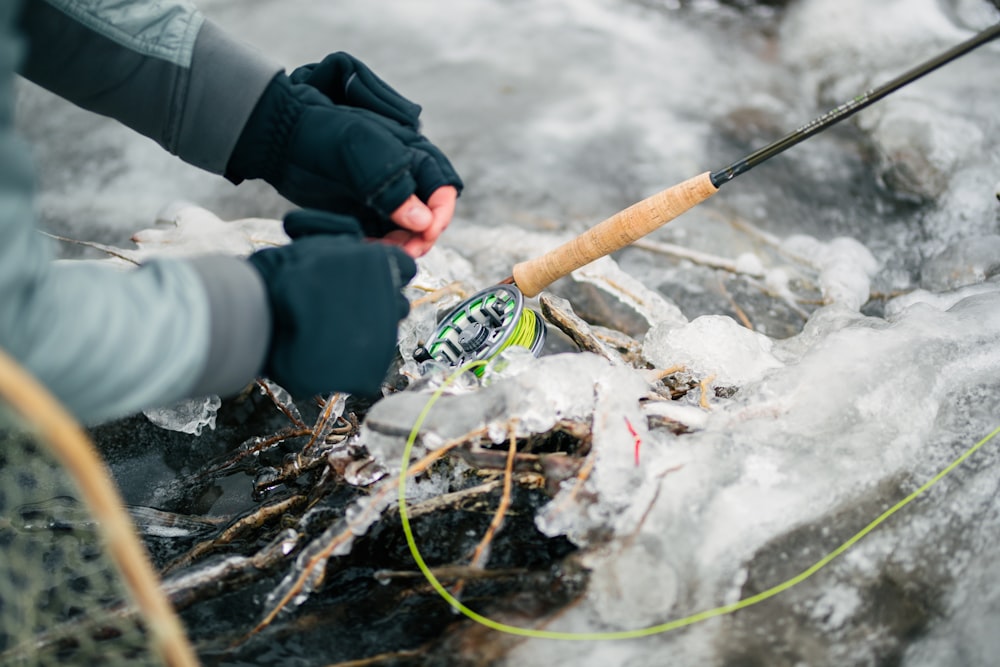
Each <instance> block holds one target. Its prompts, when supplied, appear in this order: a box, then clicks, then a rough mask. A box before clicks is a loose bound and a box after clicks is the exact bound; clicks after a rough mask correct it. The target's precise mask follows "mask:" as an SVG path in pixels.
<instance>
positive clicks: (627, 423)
mask: <svg viewBox="0 0 1000 667" xmlns="http://www.w3.org/2000/svg"><path fill="white" fill-rule="evenodd" d="M625 426H627V427H628V432H629V433H631V434H632V439H633V440H635V465H636V467H638V466H639V447H640V446H641V445H642V438H640V437H639V434H638V433H636V431H635V428H634V427H633V426H632V422H630V421H629V420H628V417H625Z"/></svg>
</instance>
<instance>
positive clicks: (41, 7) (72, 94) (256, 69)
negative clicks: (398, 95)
mask: <svg viewBox="0 0 1000 667" xmlns="http://www.w3.org/2000/svg"><path fill="white" fill-rule="evenodd" d="M21 28H22V30H23V32H24V33H25V34H26V36H27V37H28V45H27V52H26V54H25V56H26V57H25V59H24V62H23V64H22V67H21V73H22V74H23V75H24V76H25V77H26V78H28V79H30V80H31V81H33V82H35V83H37V84H38V85H40V86H42V87H44V88H47V89H48V90H50V91H52V92H54V93H56V94H57V95H59V96H61V97H64V98H66V99H68V100H70V101H71V102H73V103H75V104H77V105H79V106H81V107H83V108H85V109H89V110H91V111H95V112H97V113H100V114H103V115H105V116H110V117H112V118H115V119H117V120H119V121H121V122H122V123H124V124H125V125H128V126H129V127H131V128H133V129H135V130H137V131H138V132H140V133H142V134H144V135H145V136H147V137H150V138H151V139H153V140H155V141H157V142H158V143H159V144H160V145H162V146H163V147H164V148H166V149H167V150H168V151H170V152H171V153H173V154H175V155H178V156H180V157H181V159H183V160H185V161H186V162H190V163H191V164H194V165H196V166H199V167H202V168H204V169H207V170H209V171H212V172H215V173H222V172H223V171H224V170H225V168H226V162H227V161H228V160H229V156H230V154H231V153H232V150H233V147H234V146H235V145H236V140H237V139H238V138H239V133H240V131H241V130H242V129H243V126H244V125H245V124H246V121H247V119H248V118H249V117H250V112H251V111H252V110H253V106H254V104H256V102H257V100H258V99H259V97H260V95H261V93H262V92H263V90H264V88H265V86H266V85H267V83H268V82H269V81H270V80H271V79H272V78H274V76H275V74H277V73H278V72H280V71H281V67H280V66H279V65H278V64H276V63H274V62H271V61H269V60H267V59H265V58H264V57H263V56H261V55H260V54H259V53H258V52H257V51H255V50H253V49H252V48H250V47H248V46H246V45H245V44H243V43H241V42H239V41H237V40H234V39H233V38H231V37H230V36H228V35H227V34H226V33H224V32H223V31H222V30H220V29H219V28H218V27H217V26H215V25H214V24H213V23H212V22H211V21H207V20H205V18H204V17H203V16H202V14H200V13H199V12H198V11H197V10H196V9H195V7H194V6H193V5H191V4H190V3H189V2H185V1H184V0H170V1H158V2H149V1H142V0H133V1H131V2H129V1H127V0H126V1H122V0H32V1H29V2H26V3H25V5H24V8H23V10H22V15H21Z"/></svg>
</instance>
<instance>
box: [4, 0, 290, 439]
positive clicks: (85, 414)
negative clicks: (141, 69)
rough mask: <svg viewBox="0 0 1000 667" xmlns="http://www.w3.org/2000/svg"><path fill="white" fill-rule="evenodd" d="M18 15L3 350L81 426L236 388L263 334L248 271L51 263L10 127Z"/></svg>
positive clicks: (7, 29) (248, 374)
mask: <svg viewBox="0 0 1000 667" xmlns="http://www.w3.org/2000/svg"><path fill="white" fill-rule="evenodd" d="M37 4H39V3H38V2H35V3H34V5H37ZM74 4H75V5H77V6H84V5H88V4H91V5H92V4H98V3H93V2H91V3H88V2H85V1H83V0H80V1H78V2H76V3H74ZM115 4H116V5H118V6H122V5H123V4H124V3H122V2H120V0H119V1H118V2H116V3H115ZM148 4H149V5H150V6H156V7H160V8H165V9H164V11H165V12H168V11H170V7H175V6H176V5H174V4H172V3H168V2H157V3H148ZM34 5H33V6H34ZM18 15H19V14H18V3H17V2H12V1H11V0H7V1H6V2H2V3H0V295H2V297H0V347H3V348H4V349H5V350H6V351H7V352H8V353H10V354H12V355H13V356H14V357H15V358H16V359H18V360H19V361H20V362H21V363H22V364H23V365H24V366H25V367H26V368H27V369H28V370H29V371H31V372H32V373H34V374H35V375H36V376H37V377H38V378H39V379H40V380H41V381H42V382H43V383H44V384H46V385H47V386H48V387H49V388H50V389H51V390H52V391H53V393H54V394H55V395H56V396H57V397H58V398H59V399H61V400H62V401H63V402H64V403H65V404H66V406H67V407H68V408H69V409H70V410H71V411H72V412H73V413H75V414H76V415H77V416H78V417H79V418H80V419H82V420H83V421H85V422H88V423H94V422H98V421H103V420H106V419H109V418H113V417H118V416H123V415H126V414H130V413H133V412H136V411H138V410H140V409H142V408H145V407H152V406H156V405H164V404H167V403H170V402H173V401H176V400H179V399H181V398H185V397H189V396H196V395H201V394H206V393H220V394H228V393H232V392H235V391H237V390H238V389H239V388H240V387H241V386H243V385H244V384H246V383H247V382H250V381H251V380H252V379H253V377H254V375H255V374H256V373H257V372H258V371H259V370H260V368H261V367H262V365H263V360H264V356H265V353H266V347H267V342H268V340H269V337H270V330H269V327H270V314H269V310H268V305H267V297H266V292H265V289H264V285H263V283H262V281H261V279H260V277H259V275H258V274H257V273H256V271H255V270H254V269H253V267H251V266H250V265H249V264H248V263H247V262H245V261H243V260H239V259H236V258H230V257H217V258H211V259H210V258H204V259H199V260H196V261H189V262H183V261H168V260H160V261H154V262H151V263H149V264H147V265H145V266H143V267H141V268H137V269H132V270H120V269H115V268H111V267H110V266H108V264H107V263H85V262H53V261H52V259H53V253H52V248H51V246H50V241H49V240H48V239H47V238H45V237H43V236H42V235H41V234H39V233H38V232H37V230H36V229H35V212H34V207H33V178H34V177H33V172H32V168H31V164H30V160H29V154H28V150H27V148H26V147H25V146H24V145H23V144H22V143H21V142H20V141H19V140H18V139H17V138H16V137H15V136H14V132H13V129H12V120H13V108H14V105H13V79H14V77H15V72H16V70H17V67H18V63H19V61H20V58H21V55H22V54H23V52H24V47H25V40H24V39H23V38H22V36H19V35H18V33H17V30H16V25H17V18H18ZM187 16H188V23H189V24H191V23H192V21H194V19H192V18H191V17H190V15H187ZM118 83H121V82H118ZM126 85H127V84H126ZM116 87H117V85H111V86H110V88H108V89H107V90H108V91H111V90H112V89H113V88H116ZM189 87H190V84H189ZM78 88H79V89H85V88H86V86H84V85H83V84H82V83H81V84H78ZM88 90H89V89H88ZM93 90H95V91H98V92H96V93H95V96H96V98H97V99H104V100H106V99H110V98H109V97H108V96H107V95H102V94H100V92H99V90H100V87H99V86H97V87H95V88H94V89H93ZM115 94H116V93H113V92H109V93H108V95H110V96H111V97H114V96H115ZM139 115H141V114H139ZM182 115H183V114H182ZM143 122H145V121H143ZM157 123H159V121H157ZM157 123H153V124H151V125H149V127H152V126H153V125H156V124H157ZM164 124H165V125H170V122H169V121H166V120H164ZM184 127H185V121H184V120H183V119H182V120H181V121H180V122H179V124H178V125H177V126H176V128H175V132H174V134H173V136H174V137H175V139H176V141H177V142H178V143H177V144H176V145H177V146H180V147H182V148H183V144H184V140H183V137H184V136H185V135H184V129H183V128H184ZM168 134H169V133H168ZM218 150H219V149H217V148H216V149H212V151H210V152H211V153H212V154H213V155H215V156H216V157H218V155H219V153H218ZM223 152H224V151H223Z"/></svg>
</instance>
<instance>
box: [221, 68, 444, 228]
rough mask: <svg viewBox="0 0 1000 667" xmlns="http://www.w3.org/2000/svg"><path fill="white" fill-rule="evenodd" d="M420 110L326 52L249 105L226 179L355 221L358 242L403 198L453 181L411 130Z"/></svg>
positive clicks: (386, 224)
mask: <svg viewBox="0 0 1000 667" xmlns="http://www.w3.org/2000/svg"><path fill="white" fill-rule="evenodd" d="M419 114H420V107H418V106H417V105H415V104H413V103H412V102H410V101H409V100H406V98H404V97H402V96H401V95H399V94H398V93H396V92H395V91H394V90H392V88H390V87H389V86H388V85H386V84H385V83H384V82H383V81H382V80H381V79H379V78H378V77H377V76H375V74H373V73H372V72H371V70H369V69H368V68H367V67H365V66H364V65H363V64H362V63H360V62H359V61H357V60H355V59H354V58H351V57H350V56H347V55H346V54H334V55H333V56H329V57H328V58H327V59H325V60H324V61H323V62H322V63H319V64H315V65H307V66H305V67H302V68H299V69H297V70H295V72H293V75H292V77H291V78H289V77H288V76H286V75H285V74H279V75H277V76H276V77H275V78H274V79H273V80H272V81H271V83H270V84H269V85H268V87H267V88H266V89H265V91H264V93H263V95H262V96H261V99H260V101H259V102H258V103H257V106H256V107H255V108H254V111H253V112H252V114H251V116H250V119H249V120H248V121H247V124H246V126H245V127H244V129H243V132H242V133H241V135H240V138H239V140H238V141H237V144H236V147H235V149H234V150H233V154H232V156H231V157H230V159H229V164H228V167H227V170H226V177H227V178H229V180H231V181H233V182H235V183H238V182H240V181H242V180H243V179H248V178H262V179H264V180H266V181H267V182H268V183H270V184H271V185H273V186H274V187H275V189H277V190H278V192H280V193H281V194H282V195H284V196H285V197H286V198H288V199H289V200H291V201H292V202H294V203H296V204H298V205H300V206H304V207H309V208H317V209H324V210H328V211H335V212H338V213H343V214H347V215H350V216H352V217H355V218H357V219H358V220H359V221H360V222H361V224H362V227H363V230H364V232H365V234H366V235H367V236H377V237H380V236H384V235H385V234H387V233H388V232H390V231H392V230H394V229H397V227H396V226H395V225H394V224H393V223H392V222H391V221H389V219H388V217H389V215H390V214H391V213H392V212H393V211H395V210H396V209H397V208H398V207H399V205H400V204H402V203H403V201H405V200H406V198H407V197H409V196H410V195H411V194H416V195H417V196H418V197H419V198H420V199H422V200H424V201H426V200H427V198H428V197H429V196H430V194H431V193H432V192H434V191H435V190H437V189H438V188H440V187H441V186H444V185H453V186H455V187H456V188H457V189H458V190H459V191H461V188H462V181H461V179H460V178H459V177H458V174H457V173H456V172H455V170H454V168H453V167H452V165H451V163H450V162H449V161H448V159H447V158H446V157H445V156H444V154H443V153H442V152H441V151H440V150H439V149H438V148H437V147H436V146H434V145H433V144H432V143H431V142H430V141H428V140H427V138H426V137H424V136H423V135H422V134H420V132H419V130H418V118H419Z"/></svg>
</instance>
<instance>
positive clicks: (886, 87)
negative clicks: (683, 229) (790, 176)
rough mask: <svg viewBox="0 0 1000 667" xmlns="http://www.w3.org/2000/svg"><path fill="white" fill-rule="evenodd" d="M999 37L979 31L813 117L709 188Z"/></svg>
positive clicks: (715, 176) (716, 175) (996, 30)
mask: <svg viewBox="0 0 1000 667" xmlns="http://www.w3.org/2000/svg"><path fill="white" fill-rule="evenodd" d="M997 37H1000V23H997V24H996V25H994V26H993V27H991V28H987V29H986V30H983V31H982V32H980V33H979V34H977V35H975V36H974V37H972V38H970V39H968V40H966V41H964V42H962V43H961V44H958V45H957V46H954V47H952V48H950V49H948V50H947V51H945V52H944V53H942V54H940V55H938V56H936V57H934V58H931V59H930V60H928V61H927V62H924V63H922V64H920V65H917V66H916V67H914V68H913V69H910V70H908V71H906V72H904V73H903V74H900V75H899V76H897V77H896V78H895V79H893V80H892V81H889V82H888V83H885V84H883V85H882V86H879V87H878V88H873V89H871V90H869V91H867V92H865V93H862V94H860V95H858V96H856V97H854V98H853V99H851V100H849V101H847V102H845V103H843V104H841V105H840V106H838V107H836V108H834V109H831V110H830V111H827V112H826V113H825V114H823V115H822V116H820V117H819V118H816V119H815V120H813V121H811V122H809V123H807V124H805V125H803V126H802V127H800V128H799V129H797V130H795V131H794V132H791V133H789V134H787V135H785V136H784V137H782V138H781V139H778V140H777V141H774V142H772V143H770V144H768V145H767V146H764V147H763V148H760V149H758V150H756V151H754V152H753V153H751V154H750V155H747V156H746V157H744V158H742V159H740V160H737V161H736V162H734V163H733V164H731V165H729V166H728V167H726V168H725V169H720V170H719V171H714V172H712V174H711V176H710V177H711V179H712V185H714V186H715V187H717V188H718V187H720V186H722V185H723V184H724V183H728V182H729V181H731V180H733V179H734V178H736V177H737V176H739V175H740V174H742V173H745V172H747V171H750V170H751V169H753V168H754V167H756V166H757V165H758V164H760V163H761V162H764V161H766V160H769V159H771V158H772V157H774V156H775V155H777V154H778V153H782V152H784V151H786V150H788V149H789V148H791V147H792V146H794V145H795V144H798V143H800V142H802V141H805V140H806V139H808V138H809V137H811V136H813V135H814V134H817V133H819V132H822V131H823V130H825V129H827V128H828V127H830V126H831V125H834V124H835V123H839V122H840V121H842V120H844V119H845V118H847V117H848V116H851V115H853V114H855V113H856V112H858V111H860V110H862V109H864V108H865V107H867V106H868V105H870V104H874V103H875V102H877V101H879V100H880V99H882V98H883V97H885V96H886V95H888V94H889V93H892V92H894V91H896V90H898V89H900V88H902V87H903V86H905V85H906V84H908V83H912V82H913V81H916V80H917V79H919V78H920V77H922V76H924V75H925V74H929V73H930V72H933V71H934V70H936V69H937V68H939V67H941V66H942V65H946V64H947V63H949V62H951V61H952V60H955V59H956V58H959V57H961V56H963V55H965V54H966V53H968V52H969V51H972V50H973V49H975V48H977V47H979V46H982V45H983V44H985V43H986V42H989V41H990V40H993V39H996V38H997Z"/></svg>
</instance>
